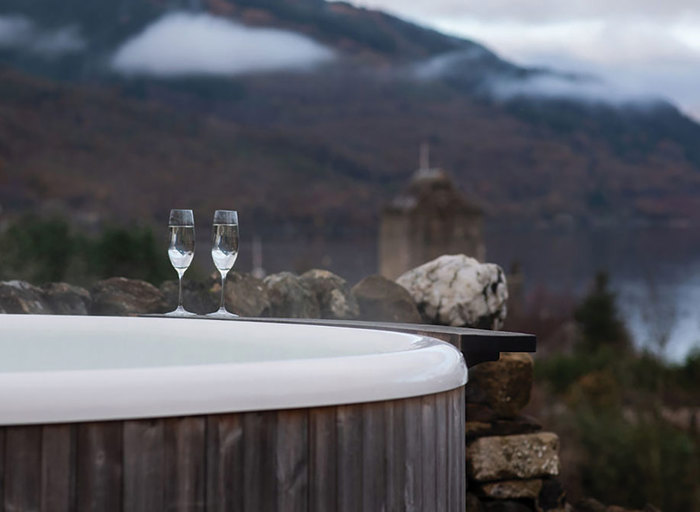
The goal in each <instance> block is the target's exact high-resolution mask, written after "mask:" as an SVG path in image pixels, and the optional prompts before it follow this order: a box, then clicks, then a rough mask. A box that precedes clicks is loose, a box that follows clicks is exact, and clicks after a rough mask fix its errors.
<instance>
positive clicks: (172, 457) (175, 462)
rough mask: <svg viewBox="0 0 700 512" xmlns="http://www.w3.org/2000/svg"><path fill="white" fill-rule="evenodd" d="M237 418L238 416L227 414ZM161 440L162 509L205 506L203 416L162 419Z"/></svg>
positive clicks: (178, 511)
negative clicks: (162, 444)
mask: <svg viewBox="0 0 700 512" xmlns="http://www.w3.org/2000/svg"><path fill="white" fill-rule="evenodd" d="M230 417H232V418H237V419H238V420H239V421H240V417H239V416H238V415H236V416H230ZM163 421H164V423H165V425H164V443H165V474H166V480H165V497H164V504H165V510H167V511H169V512H201V511H204V510H206V502H205V499H206V489H205V483H206V467H205V463H206V439H205V435H206V418H205V417H203V416H190V417H186V418H167V419H165V420H163Z"/></svg>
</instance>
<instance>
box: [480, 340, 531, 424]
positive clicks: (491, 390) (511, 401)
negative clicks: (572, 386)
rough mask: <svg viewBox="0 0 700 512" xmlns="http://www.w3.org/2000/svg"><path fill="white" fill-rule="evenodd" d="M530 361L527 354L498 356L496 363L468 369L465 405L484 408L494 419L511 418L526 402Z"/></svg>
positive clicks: (529, 381)
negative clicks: (494, 414)
mask: <svg viewBox="0 0 700 512" xmlns="http://www.w3.org/2000/svg"><path fill="white" fill-rule="evenodd" d="M533 366H534V364H533V361H532V357H531V356H530V355H529V354H525V353H502V354H501V357H500V358H499V360H498V361H489V362H486V363H481V364H478V365H476V366H474V367H473V368H471V369H470V370H469V382H468V383H467V387H466V397H467V402H470V403H481V404H485V405H488V407H490V408H491V409H492V410H493V411H494V412H495V413H496V415H497V416H499V417H502V418H512V417H514V416H516V415H517V414H518V412H520V410H521V409H522V408H523V407H525V406H526V405H527V403H528V402H529V401H530V390H531V389H532V379H533Z"/></svg>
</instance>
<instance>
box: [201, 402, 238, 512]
mask: <svg viewBox="0 0 700 512" xmlns="http://www.w3.org/2000/svg"><path fill="white" fill-rule="evenodd" d="M207 421H208V423H207V425H208V430H207V431H208V437H207V439H208V442H209V443H211V444H210V445H209V446H208V448H209V450H208V455H207V467H208V468H209V470H210V473H209V474H208V475H207V483H208V487H207V501H208V504H209V507H208V508H207V510H210V511H213V512H218V511H225V510H243V493H244V485H245V484H244V482H245V481H244V475H245V472H246V471H247V468H246V466H245V462H244V450H243V446H244V435H243V418H242V417H241V415H240V414H227V415H219V416H210V417H209V418H208V420H207Z"/></svg>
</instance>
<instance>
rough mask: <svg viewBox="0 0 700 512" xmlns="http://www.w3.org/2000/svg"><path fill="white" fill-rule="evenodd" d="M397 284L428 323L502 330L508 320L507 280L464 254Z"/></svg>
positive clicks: (442, 258) (422, 268)
mask: <svg viewBox="0 0 700 512" xmlns="http://www.w3.org/2000/svg"><path fill="white" fill-rule="evenodd" d="M396 282H397V283H399V284H400V285H401V286H403V287H404V288H406V289H407V290H408V292H409V293H410V294H411V296H412V297H413V300H415V301H416V305H417V306H418V309H419V311H420V312H421V314H422V315H423V317H424V320H425V321H427V322H430V323H435V324H442V325H452V326H455V327H478V328H482V329H500V328H501V327H502V326H503V322H504V320H505V319H506V300H507V299H508V287H507V285H506V276H505V274H504V272H503V269H501V267H499V266H498V265H495V264H493V263H479V262H478V261H477V260H475V259H474V258H470V257H468V256H465V255H464V254H458V255H446V256H440V257H439V258H437V259H434V260H433V261H429V262H428V263H425V264H423V265H421V266H420V267H416V268H414V269H413V270H409V271H408V272H406V273H405V274H403V275H401V276H400V277H399V278H398V279H397V280H396Z"/></svg>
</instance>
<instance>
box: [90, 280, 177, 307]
mask: <svg viewBox="0 0 700 512" xmlns="http://www.w3.org/2000/svg"><path fill="white" fill-rule="evenodd" d="M165 311H166V305H165V300H164V297H163V294H162V293H161V291H160V290H159V289H158V288H156V287H155V286H153V285H152V284H150V283H147V282H146V281H140V280H138V279H126V278H124V277H112V278H110V279H106V280H104V281H100V282H98V283H97V284H96V285H95V286H94V287H93V288H92V309H91V311H90V313H91V314H93V315H112V316H127V315H139V314H152V313H163V312H165Z"/></svg>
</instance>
